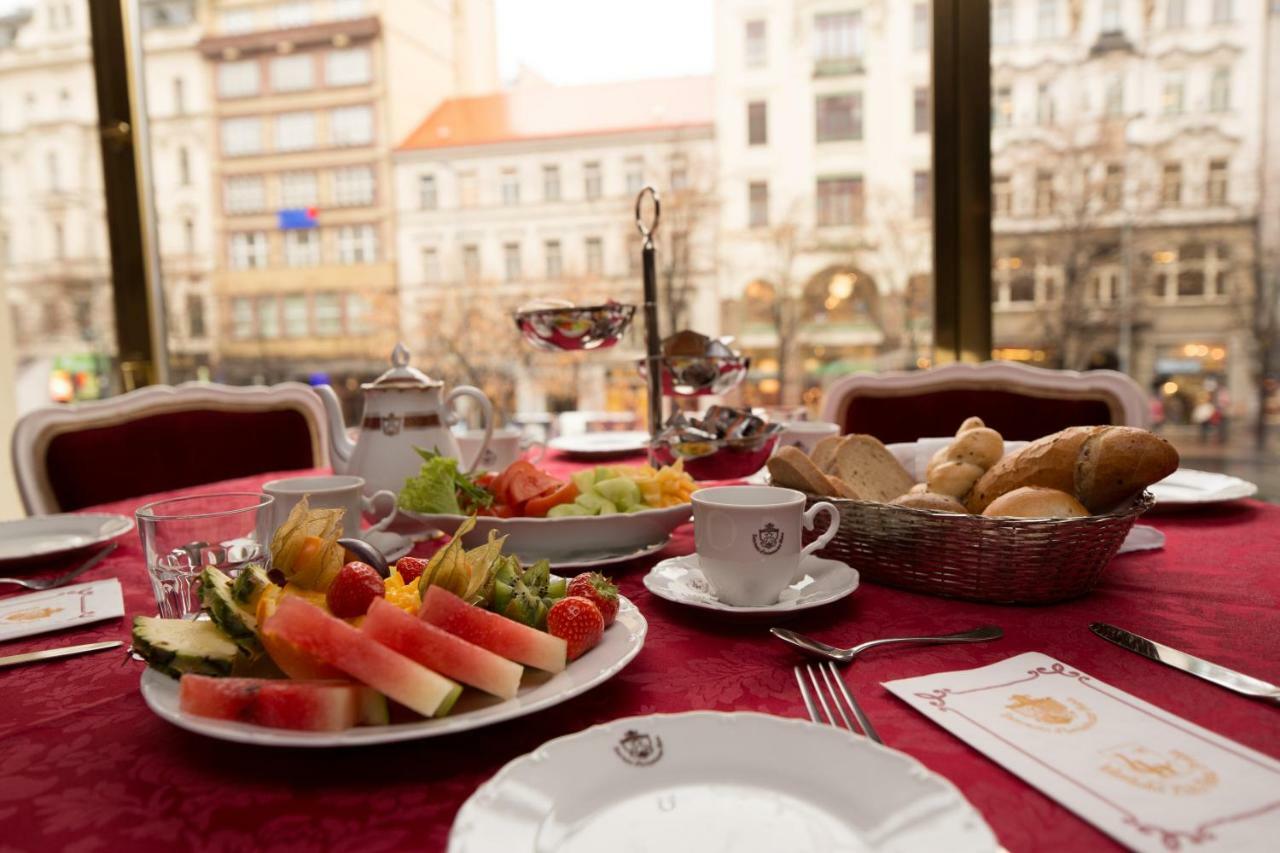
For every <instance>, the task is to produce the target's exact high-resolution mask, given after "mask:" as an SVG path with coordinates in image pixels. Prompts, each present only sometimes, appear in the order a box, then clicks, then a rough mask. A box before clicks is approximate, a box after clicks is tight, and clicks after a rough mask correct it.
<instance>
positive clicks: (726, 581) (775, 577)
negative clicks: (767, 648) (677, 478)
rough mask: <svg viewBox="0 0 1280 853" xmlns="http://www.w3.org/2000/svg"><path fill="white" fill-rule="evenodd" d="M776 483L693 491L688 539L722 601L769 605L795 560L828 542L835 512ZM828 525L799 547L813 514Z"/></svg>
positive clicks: (791, 574)
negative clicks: (807, 502) (807, 505)
mask: <svg viewBox="0 0 1280 853" xmlns="http://www.w3.org/2000/svg"><path fill="white" fill-rule="evenodd" d="M804 502H805V496H804V494H803V493H802V492H797V491H796V490H795V489H782V488H778V487H776V486H716V487H713V488H709V489H699V490H698V491H696V492H694V493H693V539H694V544H695V547H696V548H697V551H698V563H699V565H700V566H701V568H702V574H703V576H705V577H706V579H707V581H708V582H709V583H710V584H711V586H712V587H713V588H714V589H715V594H716V597H717V598H719V599H720V600H721V601H723V602H724V603H725V604H733V605H738V606H761V605H767V604H774V603H775V602H777V600H778V597H779V596H780V595H781V594H782V591H783V590H784V589H786V588H787V587H788V586H790V585H791V584H793V583H795V581H796V580H797V575H798V574H799V569H800V559H801V558H802V557H806V556H808V555H809V554H812V553H813V552H814V551H816V550H818V549H819V548H821V547H822V546H824V545H826V544H827V543H828V542H830V541H831V539H832V537H834V536H835V535H836V531H837V530H838V529H839V527H840V512H839V510H837V509H836V508H835V506H834V505H833V504H830V503H828V502H827V501H820V502H818V503H816V504H814V505H813V506H812V507H810V508H809V509H808V510H807V511H806V510H805V508H804ZM820 512H825V513H827V516H828V519H829V522H830V523H829V524H828V525H827V529H826V530H825V531H823V533H822V535H821V536H819V537H818V539H817V541H814V542H810V543H809V544H808V545H806V546H804V547H803V548H801V547H800V536H801V528H802V527H803V528H804V529H807V530H812V529H813V523H814V520H815V519H816V518H817V517H818V513H820Z"/></svg>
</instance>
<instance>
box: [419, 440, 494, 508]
mask: <svg viewBox="0 0 1280 853" xmlns="http://www.w3.org/2000/svg"><path fill="white" fill-rule="evenodd" d="M414 449H415V450H417V452H418V455H419V456H421V457H422V468H421V470H419V471H418V474H417V475H416V476H413V477H410V478H408V479H407V480H405V481H404V488H402V489H401V490H400V500H399V504H400V506H401V507H402V508H403V509H407V510H412V511H413V512H425V513H438V514H441V515H462V514H463V511H464V505H465V508H466V509H474V508H475V507H482V506H488V505H489V504H490V503H492V502H493V496H492V495H490V494H489V493H488V492H487V491H485V490H484V489H483V488H482V487H480V486H478V485H476V483H475V481H474V480H472V479H471V477H469V476H468V475H466V474H464V473H463V472H461V471H459V470H458V460H457V459H454V458H452V457H450V456H441V455H440V454H439V453H437V452H436V451H433V450H423V449H422V448H414Z"/></svg>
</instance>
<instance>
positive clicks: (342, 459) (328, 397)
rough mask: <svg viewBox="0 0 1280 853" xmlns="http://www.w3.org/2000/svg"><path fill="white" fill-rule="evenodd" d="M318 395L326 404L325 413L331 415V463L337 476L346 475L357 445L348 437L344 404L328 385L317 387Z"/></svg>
mask: <svg viewBox="0 0 1280 853" xmlns="http://www.w3.org/2000/svg"><path fill="white" fill-rule="evenodd" d="M316 393H317V394H319V395H320V400H321V401H322V402H323V403H324V409H325V412H326V413H327V414H328V415H329V462H330V464H331V465H332V466H333V472H334V473H335V474H345V473H346V472H347V467H348V466H349V465H350V464H351V454H352V453H353V452H354V451H355V449H356V445H355V442H353V441H352V440H351V439H350V438H348V437H347V424H346V421H345V420H343V417H342V403H341V402H339V400H338V395H337V394H335V393H334V391H333V388H331V387H330V386H328V385H317V386H316Z"/></svg>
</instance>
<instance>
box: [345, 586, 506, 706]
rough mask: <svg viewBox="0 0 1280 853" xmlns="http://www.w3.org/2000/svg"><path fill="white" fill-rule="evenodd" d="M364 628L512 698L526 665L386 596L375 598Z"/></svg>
mask: <svg viewBox="0 0 1280 853" xmlns="http://www.w3.org/2000/svg"><path fill="white" fill-rule="evenodd" d="M360 630H361V631H363V632H364V633H366V634H368V635H369V636H370V637H373V638H374V639H375V640H377V641H378V642H379V643H382V644H383V645H384V646H387V647H388V648H390V649H392V650H394V651H397V652H399V653H400V654H402V655H404V656H405V657H407V658H409V659H411V660H415V661H417V662H418V663H420V664H422V665H423V666H425V667H427V668H428V669H433V670H435V671H436V672H438V673H440V674H441V675H444V676H447V677H449V678H454V679H457V680H458V681H461V682H462V683H463V684H466V685H469V686H471V687H475V688H477V689H479V690H483V691H484V692H485V693H492V694H493V695H494V696H499V697H501V698H503V699H511V698H513V697H514V696H515V695H516V691H517V690H519V689H520V676H521V674H522V673H523V672H524V669H523V667H521V666H520V664H518V663H513V662H512V661H509V660H507V659H506V658H502V657H499V656H498V655H495V654H494V653H493V652H491V651H487V650H486V649H482V648H480V647H479V646H477V645H475V644H473V643H468V642H467V641H466V640H464V639H462V638H461V637H455V636H454V635H453V634H450V633H449V632H448V631H445V630H444V629H442V628H437V627H436V626H435V625H430V624H428V623H426V622H423V621H422V620H421V619H415V618H414V617H412V616H410V615H409V614H408V613H406V612H405V611H403V610H401V609H400V608H399V607H396V606H395V605H394V604H392V603H391V602H389V601H387V600H386V599H385V598H375V599H374V600H373V605H372V606H370V608H369V612H368V613H366V614H365V617H364V623H363V624H362V625H361V626H360Z"/></svg>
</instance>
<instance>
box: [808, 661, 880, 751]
mask: <svg viewBox="0 0 1280 853" xmlns="http://www.w3.org/2000/svg"><path fill="white" fill-rule="evenodd" d="M793 672H794V673H795V676H796V684H798V685H800V697H801V698H802V699H804V706H805V708H806V709H808V711H809V719H811V720H813V721H814V722H815V723H817V724H818V725H822V724H824V723H825V724H827V725H831V726H835V727H836V728H841V725H840V720H843V721H844V726H843V728H846V729H848V730H849V731H850V732H852V733H854V734H857V731H858V730H857V729H855V728H854V727H853V720H850V719H849V713H848V712H847V711H845V706H846V705H847V706H848V708H849V710H850V711H852V712H853V717H854V719H855V720H857V721H858V727H859V728H861V729H862V733H863V734H864V735H866V736H867V738H868V739H869V740H873V741H875V742H876V743H884V741H883V740H882V739H881V738H880V735H878V734H876V730H875V727H874V726H872V725H871V720H869V719H867V715H866V714H865V713H863V711H862V706H861V705H859V704H858V700H857V699H854V698H853V694H852V693H850V692H849V688H848V687H847V686H845V683H844V679H843V678H841V677H840V670H838V669H836V666H835V664H833V663H831V662H830V661H826V662H824V663H818V664H812V663H807V664H805V665H804V666H796V667H795V668H794V670H793ZM806 675H807V676H808V681H807V682H806V679H805V676H806ZM824 685H825V689H824ZM815 696H816V697H817V701H816V702H815V701H814V697H815ZM827 697H830V699H831V703H830V705H828V703H827ZM842 698H843V699H844V704H841V702H840V700H841V699H842ZM832 705H834V706H835V709H836V711H837V712H839V715H840V717H839V719H837V718H836V715H835V714H833V713H832V712H831V706H832ZM819 707H821V708H822V712H821V713H819V712H818V708H819Z"/></svg>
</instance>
